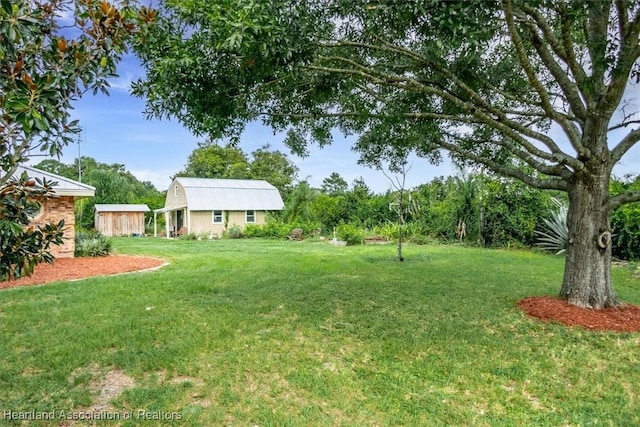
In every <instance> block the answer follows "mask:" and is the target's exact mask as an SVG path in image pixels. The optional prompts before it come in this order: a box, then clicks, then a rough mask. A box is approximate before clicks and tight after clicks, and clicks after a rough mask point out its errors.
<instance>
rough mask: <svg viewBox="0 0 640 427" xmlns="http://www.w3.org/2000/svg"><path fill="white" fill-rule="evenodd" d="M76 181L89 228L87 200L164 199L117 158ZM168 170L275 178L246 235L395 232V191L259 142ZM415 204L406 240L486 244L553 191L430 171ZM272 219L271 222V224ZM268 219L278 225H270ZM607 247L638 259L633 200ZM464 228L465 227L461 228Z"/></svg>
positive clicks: (218, 148) (639, 224) (526, 222)
mask: <svg viewBox="0 0 640 427" xmlns="http://www.w3.org/2000/svg"><path fill="white" fill-rule="evenodd" d="M35 166H36V167H37V168H39V169H42V170H46V171H48V172H52V173H55V174H58V175H61V176H64V177H67V178H70V179H78V160H77V159H76V160H75V161H74V162H73V163H71V164H65V163H62V162H60V161H57V160H53V159H48V160H44V161H42V162H40V163H38V164H37V165H35ZM80 170H81V173H82V181H83V182H84V183H86V184H89V185H92V186H94V187H96V196H95V197H92V198H88V199H82V200H80V201H79V202H78V204H77V206H76V224H77V225H78V227H80V228H92V227H93V225H94V224H93V222H94V214H93V207H94V205H95V204H101V203H144V204H147V205H148V206H149V207H150V208H151V209H152V210H153V209H158V208H161V207H162V206H164V200H165V195H166V193H165V191H164V189H163V190H158V189H156V188H155V187H154V186H153V184H152V183H151V182H148V181H139V180H138V179H137V178H136V177H135V176H134V175H133V174H131V173H130V172H129V171H127V170H126V169H125V167H124V165H122V164H117V163H115V164H106V163H101V162H98V161H96V160H95V159H93V158H91V157H82V158H81V160H80ZM176 176H192V177H200V178H205V177H206V178H227V179H229V178H234V179H265V180H266V181H268V182H270V183H271V184H273V185H274V186H276V187H277V188H278V189H279V190H280V192H281V194H282V196H283V199H284V201H285V209H284V210H283V211H282V212H278V213H275V214H273V215H272V216H271V217H270V220H269V221H270V224H268V225H267V226H265V227H263V230H259V228H260V227H257V228H258V229H256V227H250V228H249V230H248V233H250V235H260V236H265V237H275V236H282V235H286V234H288V233H289V232H290V231H291V229H292V228H295V227H300V228H303V229H304V230H305V232H306V233H309V234H310V233H313V232H317V230H320V231H321V233H322V234H324V235H326V236H330V237H331V236H333V232H334V230H342V231H343V232H344V233H348V234H350V235H352V234H354V233H355V235H356V236H360V237H361V238H364V236H367V235H368V236H371V237H373V236H377V237H382V238H385V239H389V240H394V239H397V227H398V224H397V215H396V214H395V213H394V211H393V210H392V209H391V208H390V206H391V205H392V203H394V202H395V201H396V197H397V191H392V190H387V191H386V192H384V193H375V192H373V191H372V190H371V189H370V188H369V186H368V185H367V183H366V182H365V180H364V179H363V178H361V177H360V178H358V179H355V180H354V181H353V182H352V183H351V184H350V183H348V182H347V181H346V180H345V179H344V178H343V177H342V176H340V174H338V173H337V172H333V173H331V174H330V175H329V176H328V177H326V178H324V180H323V181H322V184H321V186H320V188H314V187H312V186H311V185H310V184H309V183H308V182H307V181H306V180H298V168H297V167H296V166H295V165H294V164H293V162H292V161H291V160H289V159H288V158H287V156H286V155H285V154H283V153H281V152H279V151H272V150H271V149H270V147H269V146H268V145H267V146H264V147H261V148H260V149H258V150H256V151H254V152H252V153H251V155H247V154H246V153H245V152H244V151H243V150H242V149H241V148H239V147H236V146H232V145H217V144H214V143H201V144H199V146H198V147H197V148H196V149H195V150H194V151H193V152H192V153H191V155H190V156H189V158H188V159H187V162H186V164H185V167H184V168H183V170H181V171H179V172H178V173H177V174H176ZM611 186H612V188H611V192H612V193H614V194H617V193H622V192H625V191H628V190H633V189H640V176H636V177H632V176H626V177H623V178H620V179H614V180H613V181H612V185H611ZM410 194H411V197H412V200H413V202H414V203H415V204H416V205H417V206H419V209H418V210H417V211H415V212H412V213H410V214H408V215H407V217H406V221H407V224H406V229H405V232H404V233H405V237H406V238H407V239H408V240H409V241H411V242H413V243H426V242H430V241H442V242H463V243H466V244H474V245H481V246H486V247H534V246H535V245H536V243H537V237H536V234H535V230H539V229H541V228H542V227H543V220H544V219H545V218H548V217H549V216H550V215H551V214H552V212H553V210H554V207H555V205H554V204H553V203H552V201H551V198H552V197H555V198H557V199H559V200H561V201H564V202H565V203H566V197H564V195H563V194H562V193H559V192H552V191H547V190H538V189H535V188H532V187H529V186H527V185H525V184H523V183H521V182H519V181H515V180H511V179H507V178H503V177H498V176H496V175H494V174H487V173H471V174H466V175H465V174H459V175H458V176H449V177H438V178H435V179H433V180H432V181H430V182H428V183H424V184H422V185H419V186H417V187H415V188H413V189H411V190H410ZM152 215H153V213H151V212H150V213H147V221H148V222H149V221H150V220H151V218H152ZM278 225H279V227H280V228H278ZM274 227H275V228H277V229H278V230H279V231H278V232H274V231H273V230H274ZM612 227H613V229H614V236H613V242H614V247H613V255H614V256H615V257H616V258H619V259H629V260H638V259H640V206H637V205H636V204H631V205H625V206H622V207H620V208H618V209H617V210H616V211H615V212H614V213H613V215H612ZM462 228H464V235H461V231H462Z"/></svg>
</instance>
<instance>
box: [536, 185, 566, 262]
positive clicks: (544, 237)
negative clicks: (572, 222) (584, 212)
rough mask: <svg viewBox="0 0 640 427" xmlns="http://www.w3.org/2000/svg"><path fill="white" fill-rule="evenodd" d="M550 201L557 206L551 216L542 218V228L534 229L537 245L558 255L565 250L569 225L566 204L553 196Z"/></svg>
mask: <svg viewBox="0 0 640 427" xmlns="http://www.w3.org/2000/svg"><path fill="white" fill-rule="evenodd" d="M551 201H553V203H555V205H556V206H557V208H558V209H557V210H556V211H554V212H552V214H551V218H544V219H543V222H544V224H545V229H544V230H535V233H536V234H537V235H538V246H539V247H540V248H542V249H544V250H548V251H554V252H555V253H556V255H559V254H561V253H563V252H564V251H566V250H567V243H568V241H569V227H568V226H567V212H568V208H567V206H566V205H565V204H564V203H562V202H561V201H560V200H558V199H556V198H555V197H552V198H551Z"/></svg>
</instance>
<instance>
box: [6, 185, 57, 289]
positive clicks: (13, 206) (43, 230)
mask: <svg viewBox="0 0 640 427" xmlns="http://www.w3.org/2000/svg"><path fill="white" fill-rule="evenodd" d="M54 185H55V183H52V182H47V181H40V180H31V179H29V178H28V177H27V176H26V175H23V176H21V177H19V178H14V179H11V180H10V181H9V182H8V183H6V184H5V185H3V186H2V187H0V281H4V280H10V279H18V278H20V277H22V276H25V275H26V276H29V275H31V273H32V272H33V269H34V268H35V266H36V265H37V264H39V263H41V262H53V256H52V255H51V253H50V252H49V249H50V247H51V245H56V244H61V243H62V235H63V228H64V221H63V220H61V221H60V222H58V223H57V224H53V223H52V224H46V225H42V226H37V227H34V226H32V225H30V223H31V219H32V216H33V214H34V213H35V212H37V211H38V210H39V209H40V206H41V204H42V203H44V202H45V201H46V200H47V199H48V198H50V197H51V196H52V195H53V190H52V187H53V186H54Z"/></svg>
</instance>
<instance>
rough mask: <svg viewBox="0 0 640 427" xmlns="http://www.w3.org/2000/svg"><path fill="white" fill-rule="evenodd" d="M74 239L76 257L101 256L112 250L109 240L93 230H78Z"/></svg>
mask: <svg viewBox="0 0 640 427" xmlns="http://www.w3.org/2000/svg"><path fill="white" fill-rule="evenodd" d="M75 241H76V250H75V256H77V257H101V256H107V255H109V254H110V253H111V252H112V251H113V243H112V242H111V240H110V239H107V238H106V237H104V236H102V235H101V234H100V233H98V232H95V231H78V232H76V239H75Z"/></svg>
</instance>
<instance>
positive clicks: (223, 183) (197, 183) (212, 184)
mask: <svg viewBox="0 0 640 427" xmlns="http://www.w3.org/2000/svg"><path fill="white" fill-rule="evenodd" d="M175 181H176V182H178V183H180V185H182V187H183V188H184V191H185V195H186V198H187V205H188V206H189V210H191V211H210V210H218V209H219V210H229V211H231V210H233V211H246V210H261V211H278V210H282V209H283V208H284V203H283V201H282V197H281V196H280V192H279V191H278V189H277V188H276V187H274V186H273V185H271V184H269V183H268V182H267V181H264V180H249V179H211V178H185V177H177V178H176V179H175Z"/></svg>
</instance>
